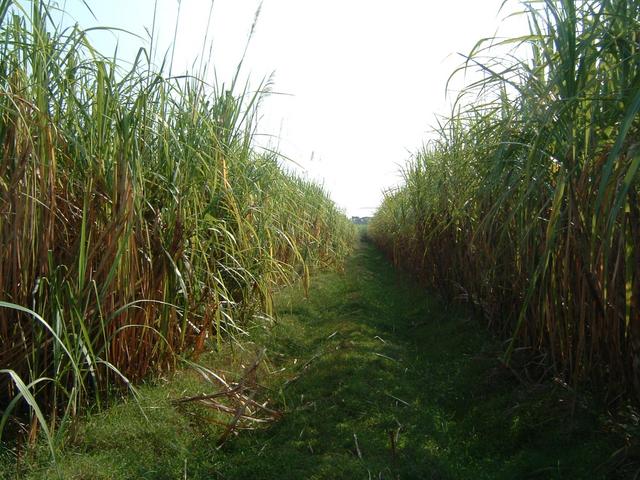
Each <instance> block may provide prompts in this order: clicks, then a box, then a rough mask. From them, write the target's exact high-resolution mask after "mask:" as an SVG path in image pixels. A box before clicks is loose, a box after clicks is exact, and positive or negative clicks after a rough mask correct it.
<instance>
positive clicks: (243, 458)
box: [32, 244, 617, 480]
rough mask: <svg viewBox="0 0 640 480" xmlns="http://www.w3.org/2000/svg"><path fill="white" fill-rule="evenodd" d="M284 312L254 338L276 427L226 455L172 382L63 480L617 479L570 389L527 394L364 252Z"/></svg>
mask: <svg viewBox="0 0 640 480" xmlns="http://www.w3.org/2000/svg"><path fill="white" fill-rule="evenodd" d="M278 310H279V316H278V320H277V321H276V322H275V324H274V325H273V326H272V327H270V328H268V329H267V328H265V327H264V326H262V327H260V326H256V327H254V328H253V330H252V332H253V333H252V336H251V338H252V339H253V340H252V341H253V342H255V344H256V346H257V345H260V347H265V348H266V354H265V358H266V363H267V365H268V368H264V369H261V370H260V372H258V373H259V378H258V381H259V382H260V383H261V384H262V385H264V386H265V387H266V388H267V390H268V397H269V398H270V405H272V406H273V408H277V409H279V410H280V411H282V412H283V415H282V418H281V419H280V420H279V421H277V422H273V423H271V424H269V425H268V426H267V427H264V428H260V429H257V430H253V431H242V432H240V433H239V434H238V435H233V436H232V437H231V438H229V439H228V440H227V441H226V443H225V444H224V445H223V446H222V447H221V448H216V445H215V441H216V438H217V436H218V435H219V432H220V427H217V426H215V425H213V426H210V425H206V426H205V425H204V422H202V421H201V420H199V417H198V416H197V415H198V413H197V412H198V408H197V407H195V406H194V407H192V408H190V409H187V410H186V411H185V410H184V409H180V408H177V407H175V406H174V405H173V404H172V403H171V402H170V400H171V399H172V398H176V397H177V396H179V395H181V394H184V392H185V391H187V390H189V389H192V390H194V391H201V390H198V389H199V388H200V389H201V388H202V387H201V386H195V387H194V386H193V385H192V384H187V386H183V385H182V383H181V382H186V380H184V378H182V379H181V380H175V379H174V380H171V379H168V380H167V382H166V383H165V384H163V383H162V382H160V383H159V384H157V385H154V386H152V387H148V388H143V389H142V391H141V393H142V395H143V397H144V398H145V400H143V403H142V408H143V410H145V412H146V413H147V416H148V417H149V421H146V420H144V421H143V420H141V417H142V415H141V414H140V413H139V406H138V405H135V402H131V401H129V402H127V403H126V404H124V405H122V406H119V407H114V408H112V409H110V410H109V411H107V412H106V413H101V414H98V415H95V416H91V417H90V418H88V419H87V420H86V421H85V422H84V424H83V426H81V427H79V432H80V433H79V434H78V440H77V441H76V443H75V444H73V443H72V444H71V445H70V446H69V447H68V452H67V453H65V455H64V456H63V458H62V460H61V462H60V464H61V467H60V470H59V473H58V475H60V476H61V478H87V479H89V478H92V479H96V478H104V479H111V478H118V479H119V478H132V479H133V478H149V479H158V478H166V479H170V478H171V479H177V478H187V479H247V480H248V479H280V480H286V479H369V478H371V479H474V480H477V479H520V478H540V479H543V478H544V479H551V478H570V479H578V478H617V477H612V476H610V473H609V466H608V463H607V460H608V458H609V456H610V455H611V453H612V452H613V451H614V450H615V448H616V445H615V444H613V443H612V440H611V437H610V436H609V435H608V434H606V433H604V432H603V430H602V427H600V426H599V424H598V422H597V421H596V419H595V417H594V416H593V415H591V414H589V413H588V412H587V411H586V410H584V409H582V408H581V407H580V406H576V402H575V401H572V398H570V393H569V392H567V391H566V390H565V389H563V388H562V387H560V386H558V385H556V384H554V383H552V382H549V383H548V384H542V385H540V384H538V385H532V384H527V383H526V382H523V381H522V378H520V379H519V378H518V377H517V373H514V372H513V371H511V370H510V369H509V368H507V367H505V366H503V365H501V364H500V362H499V360H498V356H499V352H500V351H501V345H500V344H499V343H498V342H497V341H496V340H495V339H493V338H492V337H491V335H490V334H489V333H488V332H487V331H486V330H485V329H484V328H483V327H482V326H481V324H480V322H478V320H477V319H476V318H473V315H472V313H471V312H470V311H469V310H467V309H466V308H465V307H464V306H451V305H446V304H444V303H442V302H440V301H439V300H437V299H436V298H435V297H429V296H428V295H427V294H426V293H425V291H424V289H421V288H418V286H416V285H415V284H414V283H413V282H412V281H411V280H410V279H408V278H406V277H405V276H403V275H402V274H400V273H397V272H395V271H394V269H393V268H392V267H391V265H390V264H389V262H388V261H387V260H386V259H385V258H384V257H383V256H382V255H381V254H380V253H379V252H378V251H377V250H375V249H374V248H373V247H372V246H370V245H367V244H363V245H361V246H360V247H359V248H358V249H357V251H356V253H355V254H354V255H353V256H352V258H350V260H349V261H348V263H347V265H346V269H345V271H344V272H342V273H326V274H320V275H317V276H316V277H315V278H314V279H313V281H312V288H311V291H310V292H309V296H308V298H305V297H304V295H303V292H302V291H301V290H298V289H288V290H287V291H285V292H283V293H282V294H280V295H279V299H278ZM250 350H251V346H249V347H247V346H246V345H245V348H244V351H250ZM243 366H245V367H246V365H243ZM211 368H212V369H214V368H220V369H223V367H216V366H215V365H213V366H211ZM224 368H226V367H224ZM265 372H267V373H265ZM268 372H272V373H268ZM181 375H182V377H184V375H183V374H177V375H176V376H177V377H181ZM193 381H195V380H193ZM194 412H195V413H194ZM194 415H195V416H194ZM185 418H186V420H185ZM215 429H217V430H215ZM49 472H50V476H51V477H52V478H55V475H54V473H53V472H54V470H49ZM60 472H61V473H60ZM40 473H41V472H40ZM38 475H39V474H33V475H32V476H33V478H43V477H42V476H38ZM45 476H48V475H45Z"/></svg>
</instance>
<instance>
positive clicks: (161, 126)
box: [0, 0, 354, 451]
mask: <svg viewBox="0 0 640 480" xmlns="http://www.w3.org/2000/svg"><path fill="white" fill-rule="evenodd" d="M50 13H51V12H50V10H49V6H48V3H47V2H43V1H38V0H36V1H33V2H27V1H25V2H12V1H9V0H5V1H1V2H0V38H1V42H0V59H1V60H2V61H1V62H0V145H1V147H0V148H1V154H0V300H1V301H2V303H0V307H1V308H0V366H2V368H3V370H2V372H3V375H2V376H1V377H0V405H2V410H3V411H4V415H3V419H2V423H1V424H0V426H1V427H3V428H4V433H6V431H7V427H11V430H12V431H13V432H16V431H18V432H19V431H20V430H23V431H25V432H27V433H28V434H29V435H28V436H29V439H30V440H31V442H32V443H33V442H34V441H35V439H36V438H37V436H38V431H39V430H42V431H43V432H44V433H45V435H46V436H47V437H48V439H49V444H50V446H52V451H53V445H55V444H57V443H58V442H59V441H60V440H61V439H62V438H64V436H65V433H66V431H67V429H68V427H69V423H70V419H72V418H73V417H74V416H75V415H76V414H77V413H78V412H79V411H81V410H82V409H83V407H84V406H86V405H88V404H97V405H98V406H100V405H104V404H106V403H108V401H109V390H110V389H111V388H112V387H115V386H122V385H123V384H125V385H127V386H129V387H130V388H131V389H133V387H131V385H132V384H133V383H134V382H136V381H138V380H140V379H141V378H143V377H144V376H146V375H147V374H149V373H150V372H159V371H165V370H167V369H171V368H172V367H173V366H174V365H175V362H176V359H177V358H178V356H179V355H182V354H186V353H189V352H193V353H195V355H198V354H199V353H200V352H201V351H202V350H203V349H204V348H212V347H215V346H216V345H218V346H220V345H221V342H222V341H223V340H224V339H228V338H231V337H241V336H243V335H244V333H243V332H244V330H243V325H244V324H245V322H246V321H247V320H248V319H251V318H254V317H260V316H267V317H268V316H270V315H271V314H272V313H273V312H272V301H271V295H272V292H273V291H274V289H275V288H278V287H279V286H281V285H284V284H287V283H290V282H292V281H294V280H297V279H302V281H303V283H304V285H305V286H306V285H308V282H309V271H310V269H312V268H315V267H325V266H337V265H339V264H340V262H341V260H342V259H343V257H344V256H345V254H346V253H347V252H348V251H349V250H350V248H351V245H352V242H353V239H354V229H353V227H352V226H351V225H350V224H349V222H348V221H347V219H346V218H345V217H344V215H343V214H342V213H341V212H340V211H338V210H337V208H336V207H335V205H334V204H333V203H332V201H331V200H330V199H329V198H328V196H327V194H326V192H325V191H324V190H323V189H322V188H320V187H319V186H317V185H316V184H314V183H312V182H309V181H307V180H304V179H301V178H299V177H297V176H295V175H294V174H291V173H288V172H287V171H285V169H283V167H282V165H281V163H282V162H281V160H280V159H279V157H278V155H277V154H275V153H270V152H267V151H264V150H258V149H256V148H255V147H254V142H253V138H254V134H255V131H256V119H257V108H258V105H259V102H260V99H261V98H262V96H263V95H265V94H266V93H268V90H269V82H268V81H267V82H264V83H263V84H262V85H261V86H260V87H259V88H258V89H257V90H255V91H249V88H248V86H242V85H239V83H238V76H237V75H236V77H235V78H234V79H233V81H232V82H231V83H230V84H229V85H223V84H216V85H208V84H206V83H205V82H204V81H203V80H201V79H199V78H198V76H197V75H194V76H183V77H169V76H167V75H166V74H165V71H164V70H163V67H154V66H153V65H152V64H151V63H150V62H149V61H148V60H147V59H148V58H153V55H151V53H150V52H149V51H147V50H145V49H141V50H140V53H139V55H138V58H137V61H136V63H135V64H134V65H133V66H132V67H131V68H130V69H128V70H123V69H122V67H121V66H120V65H119V64H118V63H117V62H116V61H115V60H113V59H110V58H109V57H105V56H103V55H101V54H100V53H99V52H96V51H95V50H94V49H93V48H92V47H91V45H90V44H89V42H88V40H87V37H86V33H85V32H83V31H82V30H81V29H80V28H79V27H70V28H66V29H62V28H60V27H57V26H56V25H54V23H53V21H52V20H51V16H50ZM164 68H167V67H164ZM207 68H208V67H207V66H203V67H202V69H203V70H202V72H203V74H204V72H205V71H206V70H207ZM36 404H37V405H39V407H36ZM6 406H8V408H5V407H6ZM2 433H3V429H2V428H0V438H1V437H2Z"/></svg>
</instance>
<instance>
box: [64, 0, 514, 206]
mask: <svg viewBox="0 0 640 480" xmlns="http://www.w3.org/2000/svg"><path fill="white" fill-rule="evenodd" d="M155 1H156V0H87V3H88V4H89V5H90V6H91V9H92V10H93V13H94V14H95V16H96V17H97V21H96V20H94V19H93V18H92V16H91V14H90V13H89V12H88V11H87V9H86V7H85V6H84V5H83V3H82V1H81V0H66V10H67V11H69V12H70V14H71V15H72V16H73V18H74V19H75V20H77V21H78V22H79V23H80V25H81V26H83V27H89V26H93V25H96V24H98V25H102V26H110V27H119V28H123V29H126V30H128V31H131V32H134V33H137V34H138V35H140V36H142V37H148V35H146V34H145V27H146V28H148V29H149V30H151V27H152V24H153V10H154V4H155ZM157 1H158V10H157V11H158V15H157V19H156V24H157V32H158V33H157V37H158V38H160V39H161V44H162V49H161V50H163V52H162V53H164V51H165V50H166V49H167V48H168V45H169V42H170V41H171V40H172V39H173V32H174V28H175V23H176V18H178V0H157ZM502 2H503V0H445V1H443V0H264V1H263V2H262V10H261V14H260V17H259V20H258V23H257V27H256V30H255V34H254V36H253V39H252V41H251V45H250V47H249V51H248V55H247V57H246V60H245V67H244V73H245V76H247V75H249V76H250V78H251V79H252V80H251V83H252V85H257V84H258V83H259V81H260V80H261V79H262V78H263V77H265V76H268V75H269V74H271V73H272V72H274V73H275V75H274V80H275V85H274V91H277V92H283V93H286V94H287V95H271V96H270V97H269V98H268V99H267V100H266V101H265V102H264V104H263V108H262V115H263V119H262V122H261V124H260V129H259V130H260V132H261V133H263V134H265V135H279V137H280V140H279V148H280V150H281V151H282V153H284V154H285V155H286V156H288V157H290V158H292V159H293V160H295V161H296V162H297V163H298V164H299V165H301V166H302V167H303V168H304V170H305V174H306V175H308V176H309V177H311V178H314V179H317V180H319V181H320V182H322V183H323V184H324V186H325V188H326V189H327V190H328V191H329V192H330V194H331V196H332V197H333V199H334V200H335V201H336V202H337V204H338V205H339V206H340V207H341V208H343V209H344V210H345V211H346V212H347V214H349V215H358V216H364V215H369V214H371V213H372V212H373V210H375V208H376V207H377V206H378V205H379V203H380V201H381V199H382V191H383V190H384V189H386V188H389V187H391V186H393V185H396V184H398V182H399V176H398V170H399V166H400V165H402V164H403V163H404V161H405V160H406V159H407V158H408V157H409V156H410V153H411V152H414V151H415V150H416V149H417V148H419V147H420V145H421V144H422V143H423V141H424V140H425V139H426V138H427V136H428V133H429V131H430V127H431V126H432V125H434V124H435V115H436V114H446V112H447V111H448V105H449V104H450V101H451V98H452V96H451V94H450V95H449V97H446V96H445V93H446V92H445V86H446V82H447V79H448V77H449V75H450V74H451V72H452V71H453V70H454V69H455V68H456V67H458V66H459V65H460V64H461V63H462V61H463V59H462V57H461V56H459V55H458V54H459V53H463V54H466V53H468V52H469V51H470V50H471V48H472V47H473V46H474V45H475V43H476V42H477V41H478V40H480V39H481V38H484V37H489V36H493V35H495V34H496V32H497V33H498V34H500V35H506V36H515V35H517V34H522V33H524V31H525V29H524V21H523V19H522V18H519V19H518V18H517V19H510V20H507V21H505V20H504V18H505V17H506V16H507V13H508V11H513V10H514V9H518V7H519V3H518V2H517V1H516V0H511V3H508V4H507V7H505V8H507V9H508V10H503V11H501V12H500V11H499V10H500V6H501V4H502ZM60 3H61V4H63V5H65V2H60ZM259 4H260V2H259V1H256V0H215V1H214V5H213V16H212V22H211V26H210V29H209V39H210V40H212V41H213V64H214V66H215V68H216V71H217V75H218V78H219V80H220V81H223V80H228V79H230V78H231V77H232V74H233V71H234V69H235V66H236V65H237V63H238V60H239V59H240V58H241V56H242V51H243V49H244V46H245V43H246V39H247V36H248V33H249V31H250V28H251V24H252V23H253V20H254V14H255V12H256V10H257V8H258V6H259ZM210 5H211V0H182V2H181V7H180V16H179V24H178V35H177V42H176V45H175V56H174V66H173V73H174V74H177V73H182V72H183V71H184V70H185V69H187V68H190V66H191V65H193V62H194V59H195V58H196V57H198V56H199V55H200V52H201V50H202V45H203V41H204V39H205V33H206V25H207V18H208V15H209V10H210ZM116 37H117V38H118V42H119V51H120V53H121V55H122V56H123V57H124V58H131V55H132V52H134V51H136V50H137V46H139V45H141V42H142V41H141V40H139V39H136V38H134V37H132V36H130V35H126V34H117V35H116V34H114V33H108V34H107V33H99V34H94V37H93V39H94V44H97V46H98V48H99V49H100V50H101V51H102V52H103V53H109V52H110V51H111V50H112V49H113V48H114V45H115V40H114V39H115V38H116ZM462 81H463V79H462V77H460V78H459V83H457V85H461V82H462ZM273 143H275V141H274V142H273Z"/></svg>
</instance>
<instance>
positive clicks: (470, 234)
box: [369, 0, 640, 401]
mask: <svg viewBox="0 0 640 480" xmlns="http://www.w3.org/2000/svg"><path fill="white" fill-rule="evenodd" d="M522 8H523V10H525V11H526V15H527V17H528V21H529V25H530V33H529V35H527V36H524V37H521V38H514V39H511V40H508V41H506V42H503V43H502V45H503V46H504V45H513V46H514V47H516V46H517V47H518V48H519V53H518V54H517V55H515V56H510V55H504V56H500V55H497V56H493V55H492V53H491V52H493V51H495V50H488V49H487V48H486V47H487V46H488V44H491V43H497V42H499V41H500V40H497V39H496V40H489V41H485V42H481V43H479V44H478V45H477V47H476V48H475V49H474V51H473V53H472V54H471V57H470V58H469V61H468V62H467V65H469V66H470V65H479V68H480V70H481V71H482V72H483V73H484V78H483V79H482V80H481V81H479V82H477V83H474V84H473V85H470V86H469V87H468V89H467V90H466V91H465V92H464V93H463V97H462V98H461V99H460V101H459V102H458V104H457V107H456V109H455V113H454V114H453V115H452V116H451V117H450V118H448V119H446V121H443V122H442V123H441V125H440V128H439V130H438V132H439V137H438V138H437V140H435V141H433V142H431V143H430V144H429V145H428V146H426V147H425V148H424V149H423V150H421V151H420V152H418V153H417V154H416V155H415V157H414V158H413V159H412V160H411V161H409V162H408V163H407V165H406V166H405V168H404V186H403V187H401V188H399V189H397V190H394V191H391V192H389V193H388V194H387V195H386V198H385V200H384V202H383V204H382V206H381V208H380V209H379V211H378V212H377V214H376V215H375V218H374V219H373V221H372V223H371V225H370V228H369V231H370V235H372V237H373V238H374V239H375V241H376V242H377V243H378V245H380V246H381V247H382V248H384V249H385V250H386V251H387V252H388V253H389V255H391V256H392V257H393V258H394V260H395V261H396V262H397V263H398V264H401V265H403V266H404V267H406V268H409V269H412V270H413V271H414V272H415V273H416V274H417V275H418V276H420V277H421V278H422V279H423V280H424V281H425V282H426V283H427V284H428V285H430V286H431V287H434V288H437V289H439V290H440V291H441V292H443V293H444V294H446V295H447V296H449V297H454V298H463V299H466V300H468V301H469V302H472V303H473V304H475V305H476V306H477V307H478V309H480V310H481V311H482V312H483V313H484V316H485V317H486V319H487V320H488V322H489V324H490V325H491V326H492V327H493V328H495V329H496V330H497V331H499V332H502V334H503V335H504V336H505V337H506V338H512V340H511V341H510V342H509V344H508V348H507V351H506V357H507V358H509V357H511V356H512V355H513V354H514V353H515V352H518V353H523V352H525V353H526V352H528V353H530V354H531V356H530V359H531V362H532V363H530V365H535V366H536V369H535V371H537V372H538V374H541V375H544V374H545V373H546V374H547V375H548V374H550V373H553V374H554V375H555V376H557V377H559V378H560V379H561V380H563V381H567V382H569V383H570V384H573V385H578V384H580V383H583V382H590V384H591V385H592V386H593V387H595V388H597V389H598V390H599V391H601V392H602V393H603V396H604V398H605V399H607V400H609V401H613V400H616V399H618V398H620V396H625V395H626V396H631V397H634V398H635V399H636V400H640V196H639V192H638V183H639V182H638V180H639V178H640V176H639V172H638V170H639V167H640V116H639V115H638V113H639V110H640V30H639V28H638V25H640V2H639V1H637V0H606V1H605V0H601V1H582V0H546V1H544V2H523V3H522ZM522 52H526V55H522ZM471 95H474V96H476V97H475V98H476V99H477V100H475V101H472V102H470V103H469V102H466V99H467V98H469V97H470V96H471ZM535 352H538V353H537V354H535V356H534V355H533V354H534V353H535Z"/></svg>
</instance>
